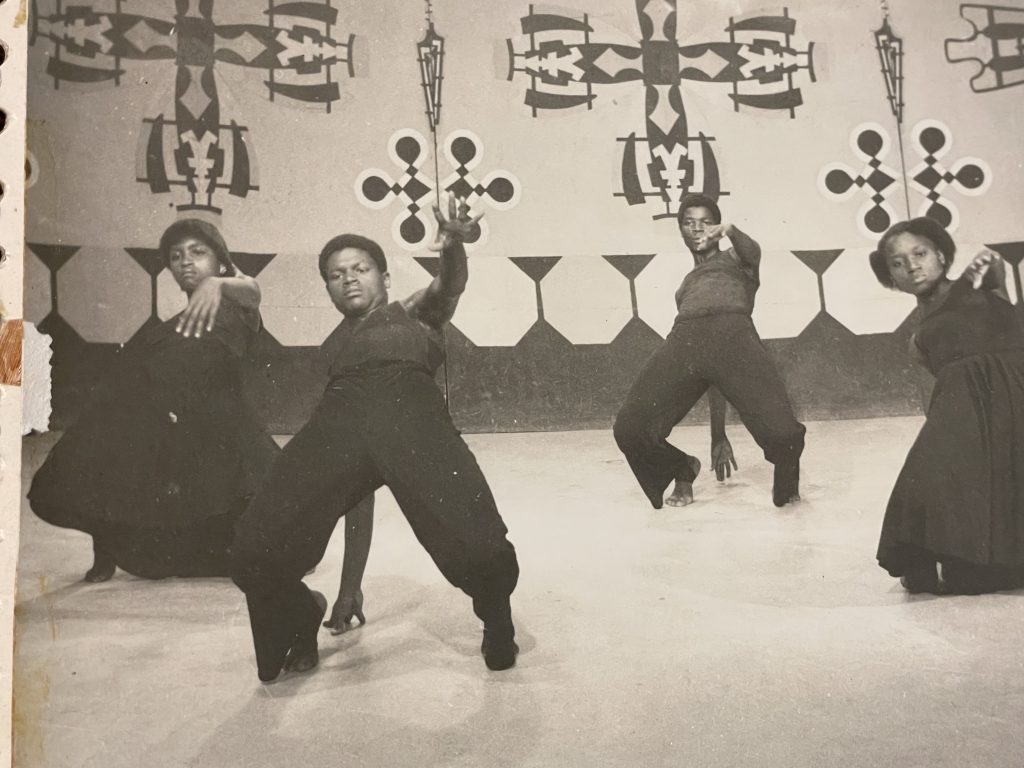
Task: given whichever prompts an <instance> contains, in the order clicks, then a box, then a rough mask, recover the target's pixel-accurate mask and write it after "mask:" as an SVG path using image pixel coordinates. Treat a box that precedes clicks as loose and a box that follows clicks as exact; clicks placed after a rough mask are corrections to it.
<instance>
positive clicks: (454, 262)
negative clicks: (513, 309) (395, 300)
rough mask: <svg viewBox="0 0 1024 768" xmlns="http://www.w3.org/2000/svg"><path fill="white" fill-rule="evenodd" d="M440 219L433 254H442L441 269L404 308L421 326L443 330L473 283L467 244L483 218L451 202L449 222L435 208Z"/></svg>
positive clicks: (405, 302)
mask: <svg viewBox="0 0 1024 768" xmlns="http://www.w3.org/2000/svg"><path fill="white" fill-rule="evenodd" d="M434 216H435V217H436V218H437V240H436V242H435V243H434V245H433V246H431V250H433V251H440V252H441V267H440V270H439V271H438V273H437V277H435V278H434V279H433V280H432V281H431V282H430V285H428V286H427V287H426V288H424V289H423V290H421V291H417V292H416V293H414V294H413V295H412V296H410V297H409V298H408V299H406V300H405V301H404V302H403V304H404V305H405V309H406V311H407V312H408V313H409V314H410V315H412V316H413V317H415V318H416V319H417V320H419V321H420V322H422V323H424V324H426V325H429V326H430V327H431V328H438V329H439V328H441V326H443V325H444V324H445V323H447V322H448V321H449V320H451V319H452V315H454V314H455V308H456V307H458V305H459V297H460V296H462V292H463V291H465V290H466V281H467V280H468V279H469V267H468V264H467V262H466V249H465V248H464V247H463V245H462V243H463V241H464V240H465V239H466V238H467V237H469V236H470V235H471V234H472V233H473V232H474V228H475V227H476V226H477V222H478V221H480V219H481V218H482V217H483V214H482V213H481V214H477V215H476V216H470V215H469V204H468V203H466V201H465V200H459V201H458V208H456V200H455V198H454V197H449V198H448V218H447V219H445V217H444V216H443V215H442V214H441V210H440V209H439V208H438V207H437V206H434Z"/></svg>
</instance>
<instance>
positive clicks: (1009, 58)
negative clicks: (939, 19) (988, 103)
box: [946, 3, 1024, 93]
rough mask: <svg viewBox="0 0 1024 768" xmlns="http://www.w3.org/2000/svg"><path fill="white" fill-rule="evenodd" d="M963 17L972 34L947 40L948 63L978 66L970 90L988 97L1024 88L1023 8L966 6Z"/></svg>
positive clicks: (983, 4)
mask: <svg viewBox="0 0 1024 768" xmlns="http://www.w3.org/2000/svg"><path fill="white" fill-rule="evenodd" d="M960 17H961V18H962V19H963V20H964V21H966V22H967V23H968V24H969V25H970V27H971V33H970V34H969V35H968V36H967V37H961V38H955V37H952V38H947V39H946V60H947V61H949V62H950V63H952V64H959V63H962V62H973V63H974V64H976V65H977V68H978V72H977V74H975V75H974V76H973V77H972V78H971V89H972V90H973V91H974V92H975V93H988V92H989V91H998V90H1001V89H1003V88H1011V87H1013V86H1015V85H1022V84H1024V8H1022V7H1020V6H1016V7H1014V6H1007V5H991V4H989V3H963V4H962V5H961V6H960Z"/></svg>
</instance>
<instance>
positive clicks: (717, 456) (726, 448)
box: [711, 437, 740, 482]
mask: <svg viewBox="0 0 1024 768" xmlns="http://www.w3.org/2000/svg"><path fill="white" fill-rule="evenodd" d="M711 465H712V466H713V467H714V468H715V477H716V478H718V482H722V481H723V480H725V479H726V478H727V477H732V470H734V469H735V470H739V468H740V467H739V465H738V464H737V463H736V458H735V457H734V456H733V453H732V443H730V442H729V438H727V437H722V438H719V439H718V440H715V441H714V443H713V444H712V445H711Z"/></svg>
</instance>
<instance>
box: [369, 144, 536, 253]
mask: <svg viewBox="0 0 1024 768" xmlns="http://www.w3.org/2000/svg"><path fill="white" fill-rule="evenodd" d="M388 156H389V157H390V158H391V162H392V163H394V164H395V165H396V166H397V167H398V169H399V174H398V177H397V178H393V177H392V176H391V175H390V174H389V173H388V172H387V171H384V170H381V169H379V168H367V169H366V170H364V171H362V172H361V173H360V174H359V175H358V176H357V177H356V180H355V185H354V186H355V195H356V199H357V200H359V202H360V203H362V204H363V205H365V206H366V207H367V208H371V209H383V208H388V207H390V206H391V204H392V203H394V202H398V203H399V204H400V205H401V208H400V209H399V211H398V213H397V214H396V216H395V218H394V219H393V221H392V224H391V236H392V239H393V240H394V241H395V243H397V244H398V245H400V246H401V247H402V248H404V249H405V250H407V251H418V250H422V249H424V248H425V247H426V246H428V245H429V244H430V243H431V242H432V239H433V232H434V229H435V226H436V222H435V219H434V216H433V213H432V212H431V206H433V205H434V203H435V201H436V199H437V194H436V191H435V182H434V179H433V178H431V176H430V175H429V173H428V172H427V171H425V170H424V168H426V167H427V164H428V163H429V161H430V156H431V150H430V145H429V144H428V142H427V140H426V139H425V138H424V137H423V135H422V134H421V133H420V132H419V131H417V130H415V129H412V128H404V129H401V130H398V131H395V132H394V133H393V134H392V135H391V138H390V139H389V140H388ZM444 156H445V159H446V160H447V161H448V165H449V166H450V167H451V168H452V172H451V174H450V175H448V176H447V177H446V178H445V179H443V180H442V182H441V189H442V190H443V191H444V192H447V193H448V194H451V195H454V196H455V197H457V198H463V199H465V200H466V202H467V203H468V204H469V205H470V206H471V207H474V208H476V211H477V212H479V208H478V207H476V203H477V202H478V201H482V202H484V203H486V204H487V206H488V207H489V208H491V209H492V210H498V211H505V210H508V209H510V208H513V207H515V206H516V205H517V204H518V203H519V199H520V197H521V194H522V187H521V185H520V183H519V180H518V179H517V178H516V177H515V176H514V175H513V174H511V173H510V172H508V171H501V170H499V171H492V172H490V173H488V174H487V175H485V176H484V177H483V178H480V179H478V178H477V177H476V175H475V174H474V169H476V168H477V167H478V166H479V165H480V162H481V160H482V159H483V141H481V139H480V137H479V136H477V135H476V134H475V133H473V132H472V131H468V130H457V131H453V132H452V133H450V134H448V136H447V138H446V139H445V142H444ZM434 161H435V165H434V167H435V169H436V168H437V165H436V162H437V159H436V158H435V159H434ZM442 197H444V195H442ZM488 232H489V229H488V225H487V220H486V219H481V221H480V223H479V226H478V228H477V229H476V231H475V233H473V234H472V235H471V236H470V237H469V238H467V240H466V248H467V250H470V251H471V250H473V249H474V248H475V247H479V246H481V245H483V244H484V243H485V242H486V241H487V235H488Z"/></svg>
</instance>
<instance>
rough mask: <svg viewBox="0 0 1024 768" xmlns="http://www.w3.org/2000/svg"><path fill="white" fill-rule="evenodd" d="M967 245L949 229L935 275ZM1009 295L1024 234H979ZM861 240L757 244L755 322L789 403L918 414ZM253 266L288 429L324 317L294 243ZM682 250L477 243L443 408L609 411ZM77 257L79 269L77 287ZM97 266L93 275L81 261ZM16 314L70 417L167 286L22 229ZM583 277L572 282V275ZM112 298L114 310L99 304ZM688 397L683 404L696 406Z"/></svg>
mask: <svg viewBox="0 0 1024 768" xmlns="http://www.w3.org/2000/svg"><path fill="white" fill-rule="evenodd" d="M981 245H982V244H980V243H978V244H973V243H964V244H962V245H961V250H962V253H961V254H960V255H959V257H958V258H957V260H956V262H954V265H953V268H952V270H951V274H953V275H956V274H958V273H959V271H960V270H962V269H963V267H964V266H965V264H966V263H967V261H969V259H970V257H971V255H972V254H973V253H974V252H976V251H977V249H978V248H980V247H981ZM989 247H991V248H993V249H994V250H997V251H998V252H999V253H1000V254H1002V255H1003V257H1004V259H1005V260H1006V263H1007V266H1008V269H1007V290H1008V293H1009V294H1010V296H1011V297H1012V298H1014V299H1015V300H1016V301H1018V302H1019V297H1020V296H1021V295H1022V291H1021V277H1022V275H1021V264H1022V261H1024V242H1006V243H990V244H989ZM868 252H869V249H868V248H857V249H831V250H816V251H766V252H765V253H764V254H763V255H762V260H761V289H760V290H759V291H758V294H757V301H756V303H755V309H754V323H755V325H756V326H757V328H758V330H759V332H760V334H761V336H762V338H764V340H765V344H766V346H767V347H768V349H769V351H770V352H771V353H772V354H773V356H774V357H775V359H776V362H777V364H778V365H779V368H780V371H781V372H782V374H783V377H784V379H785V381H786V385H787V388H788V389H789V392H790V396H791V398H792V399H793V401H794V403H795V405H796V407H797V410H798V411H799V412H800V413H801V414H802V415H803V417H804V418H846V417H857V416H866V415H880V414H883V413H885V414H893V413H917V412H919V411H920V408H921V404H922V403H921V397H922V396H921V394H920V393H919V390H918V383H917V382H918V378H917V374H916V373H915V372H914V366H913V363H912V361H910V360H909V358H908V356H907V352H906V341H907V338H908V336H909V333H910V329H911V328H912V326H913V322H912V318H913V316H914V315H913V310H914V302H913V300H912V299H910V298H909V297H907V296H905V295H903V294H900V293H896V292H893V291H887V290H885V289H883V288H881V286H879V285H878V284H877V283H876V281H875V278H874V276H873V274H872V273H871V270H870V268H869V267H868V260H867V254H868ZM233 257H234V259H235V261H236V263H237V265H238V266H239V268H240V269H241V270H242V271H243V272H245V273H247V274H250V275H255V276H257V279H258V281H259V283H260V288H261V291H262V294H263V302H262V305H261V314H262V316H263V321H264V328H263V330H262V331H261V335H260V341H259V343H258V345H257V349H256V350H255V352H254V353H253V359H252V360H251V361H250V362H251V365H250V366H249V373H248V374H247V389H248V390H249V393H250V394H249V396H250V399H251V400H252V402H253V404H254V406H255V407H256V408H257V410H258V411H259V412H260V414H261V417H262V418H264V419H265V420H266V422H267V424H268V427H269V428H270V429H271V430H273V431H276V432H280V433H288V432H293V431H294V430H296V429H297V428H298V427H300V426H301V425H302V423H304V421H305V420H306V419H307V418H308V416H309V413H310V411H311V409H312V408H313V407H314V406H315V404H316V402H317V400H318V398H319V396H320V394H322V391H323V382H324V371H323V369H322V367H321V366H322V361H321V360H320V357H319V355H318V352H317V346H318V345H319V344H320V343H321V342H322V341H323V340H324V338H326V336H327V335H328V334H329V333H330V332H331V330H333V328H334V327H336V325H337V323H338V321H339V319H340V318H339V316H338V313H337V311H336V310H335V309H334V307H333V306H332V305H331V303H330V300H329V298H328V296H327V293H326V291H325V290H324V287H323V282H322V280H321V279H320V276H319V273H318V272H317V270H316V265H315V260H314V259H313V258H312V256H310V255H309V254H244V253H241V254H233ZM437 267H438V257H436V256H424V257H401V256H399V257H393V258H392V259H391V260H390V263H389V270H390V272H391V276H392V286H393V294H394V295H395V296H405V295H407V294H408V293H411V292H412V291H415V290H418V289H419V288H422V287H424V286H425V285H427V284H428V283H429V282H430V280H431V279H432V276H433V275H434V274H435V273H436V271H437ZM691 268H692V258H691V256H690V255H689V254H688V253H681V252H676V253H668V252H666V253H654V254H652V253H646V254H603V255H576V256H522V257H513V258H494V257H486V256H483V257H478V258H475V259H474V260H473V264H472V267H471V270H472V281H471V285H472V287H471V290H468V291H467V292H466V293H465V294H464V295H463V297H462V300H461V301H460V303H459V307H458V310H457V312H456V314H455V316H454V318H453V320H452V323H451V325H450V326H449V327H448V328H447V330H446V332H445V339H444V340H445V345H446V348H447V363H446V366H445V368H444V372H445V373H444V375H445V377H446V382H447V386H448V392H449V408H450V409H451V411H452V415H453V418H454V419H455V421H456V423H457V424H458V425H459V427H460V428H461V429H465V430H469V431H493V430H499V431H504V430H545V429H579V428H607V427H608V425H609V424H610V420H611V418H612V417H613V416H614V413H615V410H616V409H617V407H618V405H619V404H620V403H621V401H622V398H623V397H624V395H625V393H626V391H627V390H628V388H629V386H630V384H631V383H632V380H633V378H634V377H635V375H636V372H637V371H638V370H639V369H640V367H641V366H642V365H643V364H644V362H645V361H646V359H647V357H648V356H649V355H650V354H651V353H652V352H653V351H654V350H655V349H656V348H657V346H658V345H659V344H660V343H661V341H662V339H663V338H664V337H665V335H666V334H667V333H668V331H669V330H670V329H671V326H672V320H673V318H674V315H675V312H674V307H673V302H672V293H673V291H674V290H675V287H676V286H677V285H678V283H679V281H680V280H681V279H682V277H683V276H684V275H685V274H686V272H687V271H689V270H690V269H691ZM83 272H87V273H88V274H89V275H90V281H89V285H90V286H96V285H99V284H100V283H101V282H103V283H109V284H113V285H116V286H118V291H117V293H118V295H117V296H113V295H107V293H104V290H103V289H98V290H96V291H93V292H92V294H91V295H89V296H86V295H85V294H86V292H83V291H81V290H76V289H75V287H76V285H78V284H79V281H80V280H81V279H82V274H81V273H83ZM99 274H101V275H105V276H107V277H108V278H109V280H106V281H97V280H96V279H95V276H96V275H99ZM26 279H27V285H26V292H25V297H26V316H27V317H31V318H34V319H36V320H37V321H38V323H39V327H40V329H41V330H42V331H43V332H44V333H47V334H49V335H50V336H51V337H52V339H53V349H54V358H53V377H54V394H53V398H54V409H55V410H54V418H53V424H52V425H53V427H54V428H61V427H62V426H63V425H66V424H67V423H69V420H72V419H73V418H74V416H75V414H76V413H77V412H78V409H79V408H81V406H82V404H83V403H85V402H87V400H88V397H89V391H90V388H91V387H92V386H93V385H94V383H95V382H98V381H99V380H101V379H102V377H103V376H104V375H105V373H106V372H107V371H108V370H109V365H110V362H111V360H112V357H111V355H112V354H113V352H114V350H115V349H116V347H117V346H118V345H119V344H122V343H124V342H125V341H127V340H128V339H130V338H131V337H132V335H133V334H135V333H137V332H138V331H139V330H140V329H141V328H143V327H145V326H146V325H147V324H149V323H152V322H156V321H158V320H160V319H163V318H166V317H169V316H170V315H171V314H173V313H174V312H176V311H178V310H179V309H180V308H181V302H182V296H181V292H180V290H178V288H177V286H176V285H174V284H173V281H172V280H171V278H170V277H169V275H168V273H167V270H166V269H163V268H162V264H159V263H158V261H156V260H155V254H154V253H153V252H152V251H147V250H145V249H137V248H121V249H117V248H99V247H79V246H71V245H63V244H61V245H51V244H44V243H29V244H28V250H27V253H26ZM581 281H585V284H586V286H587V289H588V290H586V291H582V290H580V284H581ZM115 307H116V311H114V308H115ZM704 408H705V406H704V405H703V404H701V405H699V406H698V408H697V409H696V410H695V412H694V413H693V415H692V416H691V423H692V422H693V421H700V420H702V419H705V418H706V416H707V414H706V411H705V410H703V409H704Z"/></svg>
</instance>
